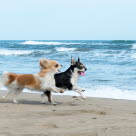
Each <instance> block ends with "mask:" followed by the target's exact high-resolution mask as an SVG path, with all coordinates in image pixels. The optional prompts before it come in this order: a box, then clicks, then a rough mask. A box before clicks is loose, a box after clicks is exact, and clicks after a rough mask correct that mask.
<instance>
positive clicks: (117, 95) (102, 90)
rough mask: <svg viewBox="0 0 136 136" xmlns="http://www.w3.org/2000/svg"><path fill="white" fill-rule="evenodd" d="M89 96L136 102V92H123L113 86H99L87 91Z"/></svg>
mask: <svg viewBox="0 0 136 136" xmlns="http://www.w3.org/2000/svg"><path fill="white" fill-rule="evenodd" d="M86 94H87V96H90V97H101V98H114V99H128V100H136V90H131V91H130V90H122V89H119V88H116V87H111V86H97V87H93V88H89V89H86Z"/></svg>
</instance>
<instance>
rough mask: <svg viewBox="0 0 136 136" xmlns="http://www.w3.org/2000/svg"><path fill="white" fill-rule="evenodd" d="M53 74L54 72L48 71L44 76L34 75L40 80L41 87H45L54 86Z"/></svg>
mask: <svg viewBox="0 0 136 136" xmlns="http://www.w3.org/2000/svg"><path fill="white" fill-rule="evenodd" d="M54 74H55V73H54V72H48V73H46V75H45V76H44V77H39V75H36V77H37V78H38V79H39V80H40V82H41V89H46V88H47V87H54V86H55V79H54Z"/></svg>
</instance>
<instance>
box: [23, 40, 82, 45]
mask: <svg viewBox="0 0 136 136" xmlns="http://www.w3.org/2000/svg"><path fill="white" fill-rule="evenodd" d="M21 44H30V45H38V44H44V45H62V44H66V45H69V44H81V43H65V42H39V41H25V42H23V43H21Z"/></svg>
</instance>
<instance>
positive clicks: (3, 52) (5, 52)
mask: <svg viewBox="0 0 136 136" xmlns="http://www.w3.org/2000/svg"><path fill="white" fill-rule="evenodd" d="M32 52H33V51H22V50H6V49H0V55H23V54H30V53H32Z"/></svg>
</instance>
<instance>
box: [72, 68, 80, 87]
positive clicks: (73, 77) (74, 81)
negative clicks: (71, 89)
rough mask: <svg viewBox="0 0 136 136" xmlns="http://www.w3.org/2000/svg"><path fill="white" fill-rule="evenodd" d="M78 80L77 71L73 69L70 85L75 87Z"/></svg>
mask: <svg viewBox="0 0 136 136" xmlns="http://www.w3.org/2000/svg"><path fill="white" fill-rule="evenodd" d="M78 78H79V75H78V73H77V70H76V69H74V72H73V74H72V77H71V83H72V85H76V84H77V80H78Z"/></svg>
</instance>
